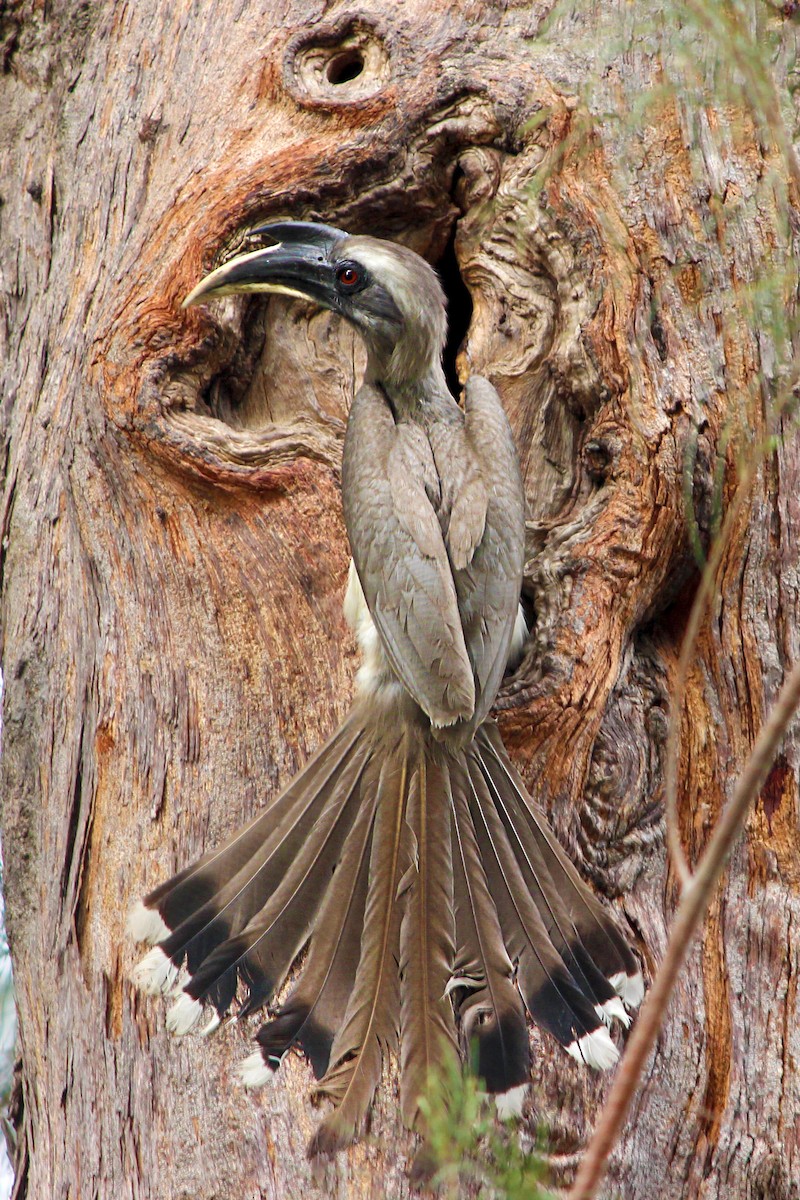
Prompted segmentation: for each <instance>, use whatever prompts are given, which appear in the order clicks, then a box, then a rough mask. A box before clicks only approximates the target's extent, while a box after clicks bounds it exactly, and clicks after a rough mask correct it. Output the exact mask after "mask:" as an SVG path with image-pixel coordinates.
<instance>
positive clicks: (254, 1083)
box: [237, 1050, 275, 1088]
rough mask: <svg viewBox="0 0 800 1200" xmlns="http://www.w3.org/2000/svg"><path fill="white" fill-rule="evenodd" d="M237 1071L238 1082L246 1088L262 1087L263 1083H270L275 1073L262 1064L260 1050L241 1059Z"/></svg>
mask: <svg viewBox="0 0 800 1200" xmlns="http://www.w3.org/2000/svg"><path fill="white" fill-rule="evenodd" d="M237 1070H238V1073H239V1078H240V1080H241V1081H242V1083H243V1084H244V1086H245V1087H248V1088H257V1087H263V1086H264V1084H265V1083H272V1081H273V1080H274V1078H275V1072H274V1071H273V1070H272V1068H271V1067H268V1066H267V1064H266V1063H265V1062H264V1059H263V1058H262V1057H261V1051H260V1050H256V1052H255V1054H249V1055H248V1056H247V1058H245V1059H243V1060H242V1062H240V1063H239V1066H238V1068H237Z"/></svg>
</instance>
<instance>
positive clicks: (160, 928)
mask: <svg viewBox="0 0 800 1200" xmlns="http://www.w3.org/2000/svg"><path fill="white" fill-rule="evenodd" d="M170 932H171V930H170V927H169V925H167V923H166V921H164V920H163V918H162V917H161V915H160V914H159V913H158V912H157V911H156V909H154V908H147V907H146V906H145V905H144V904H143V903H142V901H141V900H138V901H137V902H136V904H135V905H134V907H133V908H132V909H131V911H130V913H129V914H128V933H129V934H130V936H131V937H132V938H133V940H134V941H135V942H148V943H149V944H150V945H151V946H154V945H155V944H156V942H163V940H164V938H166V937H169V935H170Z"/></svg>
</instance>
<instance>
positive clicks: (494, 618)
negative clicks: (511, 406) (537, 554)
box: [448, 376, 525, 728]
mask: <svg viewBox="0 0 800 1200" xmlns="http://www.w3.org/2000/svg"><path fill="white" fill-rule="evenodd" d="M464 407H465V411H466V442H467V447H468V450H469V451H471V452H472V455H473V456H474V461H475V462H476V463H477V466H478V468H479V480H480V484H482V486H483V493H482V494H481V491H480V486H479V484H478V483H477V482H474V483H470V479H469V476H467V477H466V478H465V481H464V485H462V487H461V488H460V489H459V493H458V495H457V496H456V498H455V500H454V503H453V510H452V513H451V517H450V529H451V531H453V533H451V538H452V537H453V536H454V534H455V533H457V534H458V539H459V540H458V545H459V546H461V545H463V544H468V543H469V541H470V540H472V541H473V542H474V547H475V548H474V551H473V553H472V556H471V558H470V560H469V561H468V562H467V563H466V565H465V566H463V567H461V569H458V563H459V557H458V555H457V554H456V553H454V552H451V557H452V558H453V561H454V567H455V568H456V569H455V570H454V571H453V578H454V580H455V586H456V593H457V596H458V607H459V612H460V615H461V623H462V627H463V630H464V638H465V641H466V644H467V652H468V654H469V658H470V662H471V664H472V668H473V671H474V674H475V692H476V699H475V712H474V715H473V718H472V721H471V725H472V727H473V728H476V727H477V726H478V725H479V724H480V723H481V721H483V720H484V718H485V717H486V716H487V714H488V712H489V709H490V708H491V706H492V704H493V703H494V699H495V696H496V694H497V689H498V688H499V686H500V681H501V680H502V678H503V671H504V670H505V666H506V662H507V660H508V652H509V647H510V645H511V638H512V635H513V633H514V624H515V621H516V616H517V608H518V605H519V595H520V588H521V586H522V570H523V566H524V561H525V499H524V493H523V487H522V476H521V473H520V468H519V460H518V458H517V452H516V447H515V446H514V439H513V436H512V434H511V429H510V426H509V424H508V418H507V417H506V415H505V412H504V411H503V406H502V404H501V402H500V398H499V396H498V395H497V392H496V391H495V390H494V388H493V387H492V385H491V384H490V383H489V381H488V380H487V379H483V378H481V377H480V376H473V377H472V378H471V379H470V380H469V381H468V382H467V385H466V389H465V405H464ZM470 520H471V522H472V526H471V529H470ZM464 530H466V532H463V531H464ZM448 540H450V539H448ZM454 549H455V548H454Z"/></svg>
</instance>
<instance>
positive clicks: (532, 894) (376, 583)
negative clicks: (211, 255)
mask: <svg viewBox="0 0 800 1200" xmlns="http://www.w3.org/2000/svg"><path fill="white" fill-rule="evenodd" d="M255 232H257V233H259V234H262V235H264V236H265V237H267V238H269V239H270V240H271V241H272V242H273V243H274V244H273V245H269V246H267V247H266V248H262V249H257V250H254V251H252V252H250V253H246V254H241V255H240V256H238V257H236V258H234V259H233V260H232V261H229V262H227V263H225V264H224V265H223V266H221V267H219V268H218V269H217V270H215V271H212V273H211V274H210V275H208V276H207V277H206V278H205V279H204V280H203V281H202V282H201V283H199V284H198V286H197V287H196V288H195V289H194V291H192V292H191V294H190V295H189V296H187V298H186V300H185V301H184V305H190V304H197V303H198V302H200V301H207V300H211V299H213V298H214V297H217V296H224V295H228V294H229V293H238V292H281V293H285V294H288V295H290V296H300V297H303V298H305V299H310V300H313V301H315V302H316V303H318V304H320V305H323V306H325V307H326V308H329V309H331V310H332V311H333V312H336V313H340V314H341V315H342V316H343V317H344V318H345V319H346V320H348V321H350V322H351V323H352V324H353V325H354V326H355V327H356V329H357V330H358V331H359V333H360V334H361V336H362V338H363V339H364V342H365V344H366V348H367V353H368V360H367V370H366V375H365V378H364V383H363V385H362V386H361V388H360V389H359V391H358V393H357V395H356V397H355V399H354V401H353V404H352V407H351V409H350V415H349V419H348V423H347V433H346V437H345V444H344V459H343V464H342V502H343V506H344V518H345V524H346V526H347V533H348V536H349V539H350V546H351V550H352V556H353V557H352V563H351V567H350V579H349V584H348V589H347V595H346V598H345V613H346V616H347V618H348V620H349V622H350V624H351V625H352V627H353V629H354V631H355V633H356V636H357V639H358V642H359V644H360V648H361V652H362V656H363V662H362V666H361V668H360V670H359V672H358V675H357V679H356V696H355V700H354V703H353V707H352V710H351V712H350V715H349V716H348V717H347V719H346V720H345V722H344V724H343V725H342V726H341V727H340V728H339V729H338V730H337V732H336V733H335V734H334V735H333V737H332V738H331V739H330V741H329V742H328V743H327V744H326V745H325V746H324V747H323V748H322V749H321V750H320V751H319V752H318V753H317V754H316V755H315V757H314V758H313V759H312V760H311V762H310V763H309V764H308V766H306V767H305V769H304V770H303V771H301V773H300V774H299V775H297V776H296V777H295V779H294V780H293V781H292V783H291V784H290V785H289V786H288V787H287V788H286V790H285V791H284V792H283V793H282V794H281V795H279V796H278V797H277V799H274V800H272V801H271V802H270V803H269V804H268V806H267V807H266V808H265V809H264V811H263V812H262V813H261V814H260V815H259V816H258V817H256V819H255V820H254V821H253V822H252V824H250V825H248V826H247V828H245V829H243V830H242V831H241V832H239V833H237V834H236V836H235V837H233V838H232V839H231V840H230V841H229V842H228V843H227V844H226V845H224V846H222V847H221V848H220V849H217V850H212V851H210V852H209V853H208V854H206V855H205V856H204V857H203V858H201V859H200V860H199V861H198V862H196V863H194V864H193V865H192V866H189V867H187V868H186V869H185V870H183V871H181V872H180V873H179V874H178V875H176V876H175V877H174V878H173V879H170V880H169V881H168V882H167V883H164V884H162V885H161V887H158V888H156V889H155V891H153V892H151V893H150V894H149V895H148V896H147V897H146V898H145V900H144V901H143V902H142V903H140V904H139V906H138V907H137V908H136V909H135V910H134V913H133V914H132V917H131V928H132V932H133V934H134V936H135V937H137V938H138V939H139V940H142V941H149V942H151V943H157V946H156V948H155V949H153V950H151V951H150V953H149V954H148V955H147V956H146V958H145V959H144V960H143V961H142V963H140V965H139V967H138V968H137V969H136V980H137V981H138V982H139V983H140V984H141V985H143V986H145V987H146V988H148V989H149V990H152V991H168V990H174V991H176V992H177V994H178V998H177V1000H176V1001H175V1003H174V1005H173V1007H172V1008H171V1009H170V1010H169V1012H168V1014H167V1025H168V1027H169V1028H170V1029H171V1030H172V1031H173V1032H174V1033H176V1034H184V1033H187V1032H188V1031H189V1030H191V1029H193V1028H195V1027H196V1026H197V1024H198V1022H199V1021H200V1019H201V1016H202V1013H203V1010H204V1009H206V1008H207V1009H212V1010H213V1013H212V1016H211V1020H210V1022H209V1024H208V1025H207V1027H206V1030H205V1032H209V1031H210V1030H211V1029H213V1028H215V1027H216V1026H217V1025H218V1024H219V1022H220V1019H221V1018H222V1017H223V1016H224V1015H225V1014H226V1013H228V1012H229V1010H230V1009H231V1006H232V1005H233V1004H234V1001H235V1000H236V998H237V992H239V993H240V997H239V1007H238V1016H239V1017H241V1016H243V1015H244V1014H247V1013H251V1012H252V1011H254V1010H255V1009H258V1008H260V1007H262V1006H264V1005H268V1004H270V1002H271V1001H272V1000H273V997H275V995H276V993H277V992H278V990H279V989H280V988H281V986H282V985H283V983H284V982H285V980H286V978H287V976H288V974H289V972H290V970H291V968H292V966H293V964H294V963H295V961H296V959H297V958H298V956H299V955H300V953H301V951H303V949H304V948H305V949H306V955H305V958H304V959H303V961H302V965H301V967H300V969H299V972H298V974H297V977H296V980H295V982H294V985H293V987H292V988H291V991H290V992H289V995H288V997H287V998H286V999H285V1000H284V1002H283V1003H282V1004H280V1005H279V1006H278V1007H276V1008H274V1009H273V1011H271V1013H270V1017H269V1019H268V1020H267V1022H266V1024H264V1025H262V1027H261V1028H260V1030H259V1031H258V1033H257V1035H256V1041H257V1042H258V1047H259V1048H258V1050H257V1051H256V1052H255V1054H252V1055H251V1056H250V1057H249V1058H247V1059H246V1060H245V1062H244V1063H243V1069H242V1076H243V1079H244V1081H245V1082H246V1083H250V1084H253V1085H257V1084H260V1083H263V1082H266V1081H267V1080H268V1079H269V1078H271V1076H272V1074H273V1073H274V1071H275V1070H276V1069H277V1068H278V1066H279V1064H280V1062H281V1060H282V1058H283V1056H284V1055H285V1054H286V1053H287V1051H289V1050H290V1049H291V1048H292V1047H297V1048H298V1049H300V1050H302V1051H303V1053H304V1054H305V1055H306V1056H307V1058H308V1059H309V1060H310V1062H311V1065H312V1067H313V1069H314V1073H315V1075H316V1077H317V1079H318V1080H319V1084H318V1088H317V1090H318V1093H320V1094H322V1095H324V1096H327V1097H329V1098H330V1099H331V1100H332V1101H333V1104H334V1108H333V1110H332V1112H331V1113H330V1114H329V1115H328V1116H326V1117H325V1119H324V1120H323V1121H322V1123H321V1125H320V1127H319V1129H318V1131H317V1133H316V1135H315V1137H314V1139H313V1141H312V1144H311V1146H310V1148H309V1149H310V1153H312V1154H313V1153H329V1152H332V1151H333V1150H335V1149H337V1148H338V1147H340V1146H343V1145H346V1144H347V1143H348V1142H350V1141H351V1140H352V1139H353V1137H354V1136H356V1134H357V1133H358V1130H359V1128H360V1125H361V1123H362V1120H363V1118H364V1116H365V1114H366V1112H367V1110H368V1108H369V1105H370V1102H371V1100H372V1097H373V1094H374V1091H375V1088H376V1086H377V1083H378V1080H379V1076H380V1068H381V1060H382V1055H383V1054H384V1053H385V1052H386V1051H392V1050H395V1049H396V1048H397V1047H398V1044H399V1063H400V1087H401V1103H402V1113H403V1117H404V1119H405V1121H406V1122H407V1123H408V1124H409V1125H411V1126H416V1127H417V1128H420V1127H421V1125H422V1121H421V1118H420V1112H419V1106H418V1099H419V1096H420V1094H421V1092H422V1091H423V1089H424V1087H425V1085H426V1080H427V1078H428V1075H429V1072H431V1071H434V1070H436V1069H437V1067H439V1066H441V1065H442V1063H443V1062H444V1060H446V1059H456V1058H457V1056H458V1055H459V1054H460V1055H462V1056H467V1055H471V1056H472V1061H473V1062H474V1064H475V1066H476V1068H477V1071H478V1072H479V1074H480V1075H481V1076H482V1078H483V1079H484V1081H485V1085H486V1088H487V1089H488V1091H490V1092H493V1093H496V1094H497V1095H498V1105H499V1107H501V1108H503V1107H505V1108H506V1109H512V1108H513V1106H514V1105H515V1104H518V1103H519V1101H520V1100H521V1096H522V1094H523V1093H522V1089H523V1088H524V1085H525V1084H526V1083H527V1081H528V1079H529V1074H530V1065H531V1064H530V1049H529V1037H528V1029H527V1024H526V1012H527V1014H528V1015H529V1016H530V1017H531V1018H532V1019H533V1020H534V1021H535V1022H536V1023H537V1024H538V1025H540V1026H541V1027H542V1028H543V1029H546V1030H547V1031H548V1032H550V1033H551V1034H552V1035H553V1036H554V1037H555V1038H556V1039H557V1040H558V1041H559V1042H560V1043H561V1045H562V1046H564V1047H565V1048H566V1050H567V1051H568V1052H569V1053H570V1054H571V1055H572V1056H573V1057H574V1058H576V1059H578V1060H581V1061H584V1062H586V1063H588V1064H589V1065H590V1066H593V1067H609V1066H611V1065H612V1064H613V1063H614V1062H615V1061H616V1059H617V1053H618V1052H617V1049H616V1046H615V1044H614V1042H613V1041H612V1039H611V1038H610V1036H609V1033H608V1030H607V1027H606V1026H607V1024H608V1023H610V1021H611V1019H612V1018H617V1019H619V1021H621V1022H622V1023H623V1024H625V1025H627V1024H628V1021H629V1017H628V1013H627V1009H626V1006H628V1007H630V1006H633V1005H636V1004H638V1002H639V1001H640V999H641V996H642V990H643V989H642V977H641V974H640V971H639V967H638V964H637V961H636V959H635V957H634V955H633V953H632V952H631V950H630V949H629V947H628V945H627V942H626V940H625V938H624V937H623V936H622V934H621V933H620V932H619V930H618V929H617V927H616V925H615V923H614V921H613V920H612V919H611V917H610V916H609V914H608V913H607V912H606V910H605V909H604V908H603V907H602V905H601V904H600V903H599V902H598V900H597V899H596V898H595V897H594V896H593V894H592V893H591V892H590V891H589V889H588V888H587V887H586V885H585V884H584V883H583V882H582V880H581V879H580V877H579V875H578V873H577V871H576V870H575V867H574V866H573V865H572V863H571V862H570V861H569V859H568V858H567V856H566V855H565V853H564V851H563V850H562V849H561V846H560V845H559V843H558V842H557V840H556V838H555V837H554V835H553V833H552V832H551V831H550V829H549V828H548V826H547V823H546V821H545V819H544V817H543V815H542V814H541V812H540V811H539V810H538V809H537V807H536V805H535V804H534V802H533V801H532V800H531V798H530V796H529V795H528V793H527V791H526V789H525V787H524V785H523V783H522V780H521V779H520V777H519V775H518V774H517V772H516V771H515V770H514V767H513V766H512V765H511V762H510V761H509V758H508V756H507V754H506V751H505V749H504V747H503V743H502V741H501V739H500V736H499V733H498V730H497V728H496V726H495V724H494V722H493V721H492V720H491V719H490V718H489V715H488V714H489V709H490V708H491V706H492V703H493V702H494V699H495V696H496V694H497V690H498V688H499V686H500V682H501V679H502V676H503V672H504V670H505V668H506V664H507V662H508V660H509V655H510V654H511V653H513V652H514V642H515V637H517V638H518V636H519V631H520V621H519V613H518V608H519V599H520V587H521V582H522V569H523V555H524V540H525V539H524V535H525V521H524V500H523V490H522V482H521V476H520V469H519V464H518V461H517V455H516V451H515V448H514V443H513V440H512V436H511V431H510V429H509V425H508V421H507V420H506V417H505V414H504V412H503V408H502V405H501V403H500V400H499V398H498V396H497V393H496V392H495V390H494V388H493V387H492V386H491V384H489V382H488V381H487V380H486V379H482V378H479V377H476V376H473V377H472V378H471V379H470V380H469V381H468V383H467V385H466V387H465V389H464V407H463V408H461V407H459V405H458V404H457V403H456V401H455V400H454V399H453V397H452V396H451V395H450V392H449V391H448V388H447V385H446V383H445V377H444V373H443V370H442V365H441V356H442V349H443V345H444V340H445V332H446V318H445V304H444V296H443V293H442V289H441V286H440V284H439V280H438V278H437V276H436V274H435V272H434V271H433V270H432V268H431V267H430V266H428V264H427V263H426V262H424V261H423V260H422V259H421V258H420V257H418V256H417V255H416V254H414V253H413V252H412V251H411V250H408V249H406V248H405V247H403V246H398V245H394V244H390V243H387V242H383V241H378V240H377V239H375V238H372V237H350V236H348V235H347V234H346V233H343V232H342V231H341V230H339V229H333V228H331V227H330V226H327V225H318V224H309V223H304V222H282V223H279V224H271V225H267V226H265V227H263V228H262V229H260V230H257V231H255ZM523 628H524V627H523ZM398 1039H399V1042H398ZM423 1132H424V1131H423Z"/></svg>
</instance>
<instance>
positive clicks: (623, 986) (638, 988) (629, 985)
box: [608, 971, 644, 1008]
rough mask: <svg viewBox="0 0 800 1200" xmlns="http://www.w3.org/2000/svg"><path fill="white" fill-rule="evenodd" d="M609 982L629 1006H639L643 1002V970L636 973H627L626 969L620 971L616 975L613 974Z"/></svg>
mask: <svg viewBox="0 0 800 1200" xmlns="http://www.w3.org/2000/svg"><path fill="white" fill-rule="evenodd" d="M608 982H609V983H610V984H611V986H612V987H613V989H614V991H615V992H616V993H617V995H618V996H619V997H620V999H621V1000H622V1002H623V1004H627V1006H628V1008H638V1007H639V1005H640V1004H641V1003H642V999H643V998H644V979H643V978H642V973H641V971H637V972H636V974H635V975H626V974H625V972H624V971H618V972H617V974H616V975H612V976H611V978H610V979H609V981H608Z"/></svg>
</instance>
